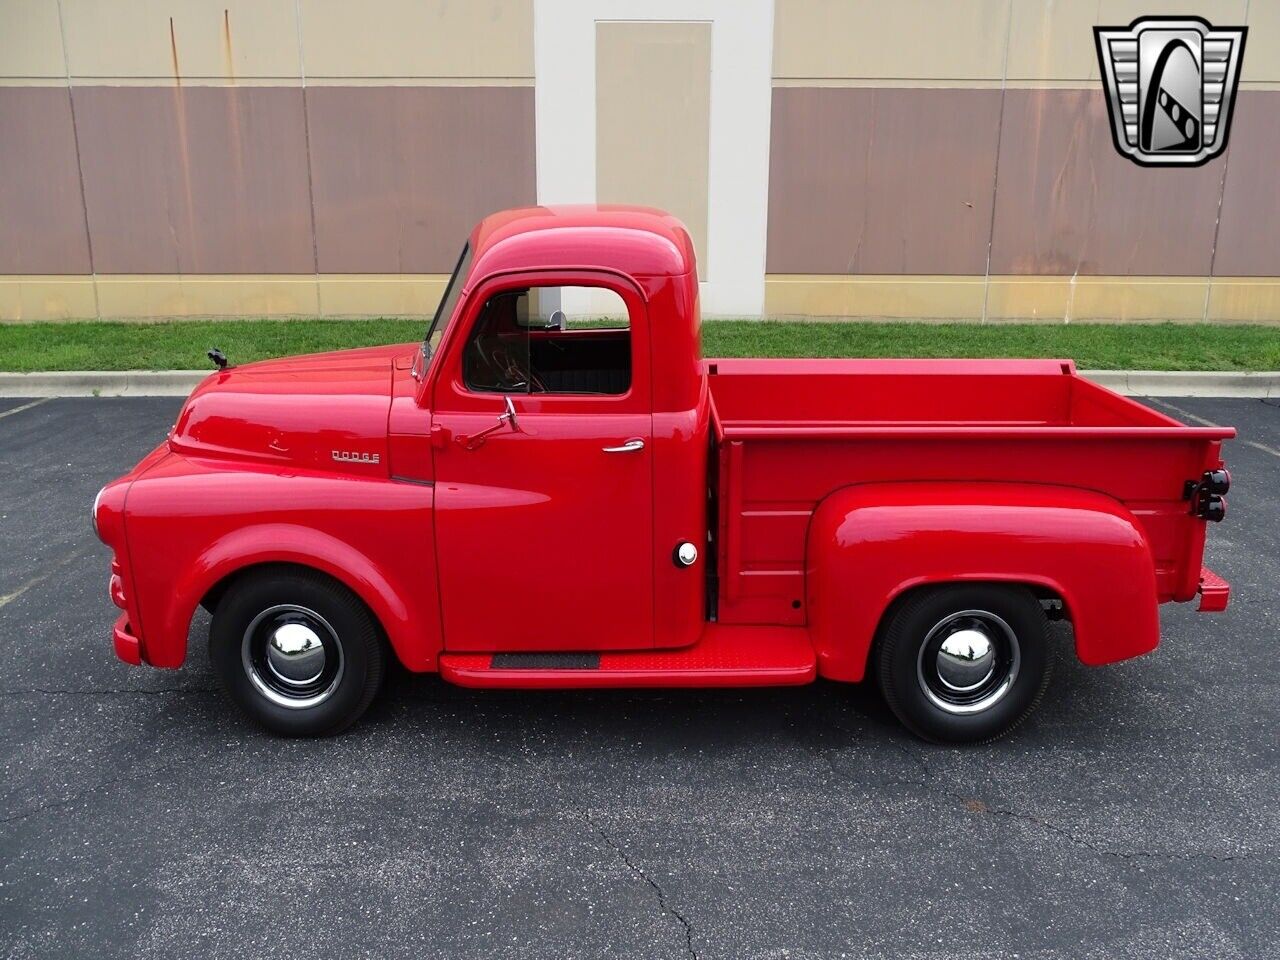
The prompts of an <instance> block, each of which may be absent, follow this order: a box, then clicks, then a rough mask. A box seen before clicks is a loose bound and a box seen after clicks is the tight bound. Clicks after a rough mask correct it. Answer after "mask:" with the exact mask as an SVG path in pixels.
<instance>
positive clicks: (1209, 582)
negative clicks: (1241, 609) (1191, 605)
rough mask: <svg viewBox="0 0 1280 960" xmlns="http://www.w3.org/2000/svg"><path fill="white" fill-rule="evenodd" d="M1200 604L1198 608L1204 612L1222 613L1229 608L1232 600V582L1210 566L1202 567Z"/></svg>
mask: <svg viewBox="0 0 1280 960" xmlns="http://www.w3.org/2000/svg"><path fill="white" fill-rule="evenodd" d="M1198 592H1199V594H1200V605H1199V606H1198V607H1196V609H1197V610H1199V611H1201V612H1203V613H1220V612H1222V611H1223V610H1225V609H1227V604H1228V603H1230V602H1231V584H1229V583H1227V581H1225V580H1223V579H1222V578H1221V577H1220V576H1218V575H1217V574H1216V573H1214V572H1213V571H1212V570H1210V569H1209V568H1208V567H1201V568H1200V590H1199V591H1198Z"/></svg>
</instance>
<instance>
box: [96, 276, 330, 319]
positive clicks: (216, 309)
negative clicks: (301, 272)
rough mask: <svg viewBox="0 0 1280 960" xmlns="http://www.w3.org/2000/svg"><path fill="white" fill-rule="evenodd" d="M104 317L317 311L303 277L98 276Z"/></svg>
mask: <svg viewBox="0 0 1280 960" xmlns="http://www.w3.org/2000/svg"><path fill="white" fill-rule="evenodd" d="M98 307H99V310H100V311H101V315H102V317H103V318H104V319H120V318H128V317H290V316H313V315H315V314H317V313H319V309H320V304H319V298H318V296H317V294H316V280H315V277H314V276H308V277H279V276H275V277H262V276H237V277H218V276H203V277H173V276H141V277H140V276H125V277H102V276H100V277H98Z"/></svg>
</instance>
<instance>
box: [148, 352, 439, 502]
mask: <svg viewBox="0 0 1280 960" xmlns="http://www.w3.org/2000/svg"><path fill="white" fill-rule="evenodd" d="M413 349H414V348H413V345H412V344H400V345H397V346H392V347H373V348H369V349H362V350H341V351H336V352H334V353H317V354H312V355H310V356H303V357H289V358H287V359H283V360H266V361H262V362H260V363H249V364H245V365H244V366H242V367H229V368H227V369H225V370H221V371H219V372H218V373H215V374H213V375H211V376H210V377H208V378H206V379H205V380H204V381H202V382H201V383H200V385H199V386H198V387H196V389H195V390H194V391H193V392H192V394H191V396H190V397H188V398H187V402H186V403H185V404H184V405H183V407H182V412H181V413H180V414H179V415H178V422H177V424H176V425H175V426H174V428H173V432H172V433H171V435H170V437H169V446H170V448H171V449H172V450H174V451H175V452H177V453H182V454H185V455H186V456H191V457H206V458H218V459H236V460H254V461H259V462H262V463H265V464H273V465H278V466H283V467H294V468H300V469H308V470H323V471H325V472H327V473H347V474H352V475H355V476H366V477H367V476H386V475H387V470H388V463H387V461H388V457H387V413H388V410H389V409H390V405H391V381H392V376H393V373H394V370H395V367H396V360H397V359H398V358H404V357H408V356H410V355H411V354H412V351H413ZM402 365H403V364H402Z"/></svg>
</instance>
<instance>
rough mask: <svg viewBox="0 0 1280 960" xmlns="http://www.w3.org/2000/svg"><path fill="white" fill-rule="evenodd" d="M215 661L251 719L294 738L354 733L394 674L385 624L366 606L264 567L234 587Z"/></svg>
mask: <svg viewBox="0 0 1280 960" xmlns="http://www.w3.org/2000/svg"><path fill="white" fill-rule="evenodd" d="M273 640H274V643H273ZM317 644H319V646H318V647H317ZM269 645H270V646H271V649H270V650H268V646H269ZM209 659H210V661H212V663H213V667H214V670H215V671H216V672H217V674H218V678H219V679H220V680H221V682H222V685H223V687H224V688H225V689H226V691H227V693H228V694H229V695H230V696H231V698H232V699H233V700H235V702H236V703H238V704H239V705H240V706H241V707H242V708H243V709H244V711H245V712H246V713H248V714H249V716H251V717H253V718H254V719H255V720H257V721H258V722H259V723H260V724H262V725H263V726H264V727H266V728H267V729H268V730H271V731H272V732H274V733H277V734H280V735H282V736H288V737H326V736H331V735H333V734H335V733H339V732H340V731H342V730H344V729H346V728H347V727H348V726H350V725H351V724H352V723H354V722H355V721H356V720H357V719H358V718H359V717H360V715H361V714H362V713H364V711H365V710H366V708H368V706H369V704H370V703H371V702H372V701H373V698H374V696H375V695H376V694H377V692H378V689H379V687H381V685H382V679H383V675H384V673H385V669H386V653H385V651H384V647H383V642H382V637H381V634H380V633H379V630H378V625H377V623H376V622H375V621H374V619H373V616H372V615H371V614H370V613H369V610H368V609H367V608H366V607H365V605H364V604H363V603H362V602H361V601H360V599H359V598H358V597H357V596H356V595H355V594H353V593H352V592H351V591H350V590H348V589H347V588H346V587H344V586H342V585H341V584H339V583H337V582H336V581H334V580H332V579H330V578H329V577H326V576H325V575H323V574H321V573H317V572H315V571H310V570H306V569H303V568H297V567H265V568H262V569H259V570H254V571H250V572H248V573H246V574H244V575H243V576H241V577H240V578H239V579H237V580H236V581H234V582H233V583H232V584H231V586H230V587H229V588H228V589H227V590H226V592H225V593H224V594H223V595H222V597H221V598H220V599H219V601H218V605H217V609H216V610H215V611H214V614H213V624H212V625H211V627H210V628H209ZM313 670H315V671H317V672H316V674H315V677H314V678H313V679H311V680H308V679H307V677H308V676H309V675H310V673H311V671H313ZM289 674H292V677H291V678H290V677H288V676H287V675H289Z"/></svg>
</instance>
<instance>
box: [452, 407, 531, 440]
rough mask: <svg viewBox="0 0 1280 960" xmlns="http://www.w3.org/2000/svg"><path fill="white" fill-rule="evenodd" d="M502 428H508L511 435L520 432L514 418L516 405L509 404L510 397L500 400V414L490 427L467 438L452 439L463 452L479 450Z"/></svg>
mask: <svg viewBox="0 0 1280 960" xmlns="http://www.w3.org/2000/svg"><path fill="white" fill-rule="evenodd" d="M503 427H510V428H511V432H512V433H519V432H520V421H519V420H518V419H517V418H516V405H515V404H514V403H512V402H511V398H510V397H503V398H502V413H500V414H498V422H497V423H495V424H494V425H493V426H492V427H485V429H483V430H481V431H480V432H479V433H474V434H472V435H471V436H469V437H468V436H464V435H462V434H459V435H458V436H457V437H455V438H454V439H455V440H456V441H457V442H458V443H460V444H461V445H462V448H463V449H464V450H479V449H480V448H481V447H482V446H484V442H485V441H486V440H487V439H489V437H491V436H493V434H495V433H497V432H498V431H499V430H501V429H502V428H503Z"/></svg>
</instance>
